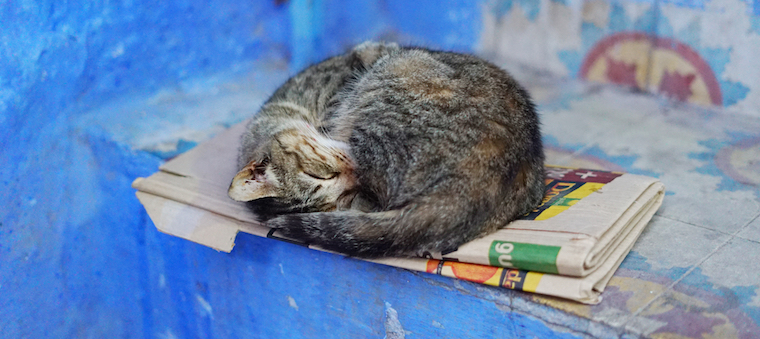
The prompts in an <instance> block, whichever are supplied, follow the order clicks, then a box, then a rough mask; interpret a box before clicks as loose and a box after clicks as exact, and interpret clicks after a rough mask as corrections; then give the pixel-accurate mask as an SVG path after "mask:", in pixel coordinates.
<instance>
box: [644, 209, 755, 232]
mask: <svg viewBox="0 0 760 339" xmlns="http://www.w3.org/2000/svg"><path fill="white" fill-rule="evenodd" d="M654 216H656V217H658V218H663V219H668V220H670V221H675V222H680V223H682V224H686V225H689V226H694V227H697V228H701V229H703V230H707V231H712V232H717V233H720V234H723V235H727V236H731V235H732V234H733V233H728V232H724V231H721V230H716V229H712V228H709V227H707V226H702V225H699V224H695V223H691V222H688V221H684V220H681V219H676V218H673V217H669V216H665V215H659V214H655V215H654ZM752 220H755V219H754V218H753V219H752ZM750 222H752V221H750ZM744 227H746V225H745V226H742V227H740V228H739V230H740V231H741V230H742V229H744Z"/></svg>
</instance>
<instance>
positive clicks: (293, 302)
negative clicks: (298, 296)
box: [288, 296, 298, 311]
mask: <svg viewBox="0 0 760 339" xmlns="http://www.w3.org/2000/svg"><path fill="white" fill-rule="evenodd" d="M288 305H289V306H290V307H291V308H293V309H294V310H296V311H298V304H296V300H295V299H293V297H291V296H288Z"/></svg>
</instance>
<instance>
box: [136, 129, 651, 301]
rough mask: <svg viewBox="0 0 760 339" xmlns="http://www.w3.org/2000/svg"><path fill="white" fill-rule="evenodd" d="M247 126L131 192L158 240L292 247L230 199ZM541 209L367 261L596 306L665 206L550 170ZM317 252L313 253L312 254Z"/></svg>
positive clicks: (615, 186)
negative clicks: (445, 246)
mask: <svg viewBox="0 0 760 339" xmlns="http://www.w3.org/2000/svg"><path fill="white" fill-rule="evenodd" d="M244 127H245V126H244V123H243V124H238V125H236V126H234V127H232V128H230V129H229V130H227V131H225V132H223V133H221V134H220V135H218V136H216V137H215V138H213V139H211V140H209V141H207V142H204V143H202V144H200V145H198V146H197V147H195V148H193V149H192V150H190V151H188V152H186V153H184V154H182V155H180V156H178V157H177V158H175V159H172V160H171V161H168V162H166V163H165V164H164V165H162V166H161V167H160V170H159V171H158V172H156V173H154V174H153V175H151V176H150V177H147V178H138V179H137V180H135V181H134V183H133V184H132V187H134V188H135V189H137V190H138V192H137V197H138V199H139V200H140V202H141V203H142V204H143V205H144V206H145V209H146V210H147V212H148V215H149V216H150V218H151V219H152V220H153V222H154V224H155V225H156V227H157V228H158V230H160V231H161V232H164V233H168V234H170V235H174V236H177V237H180V238H184V239H187V240H190V241H193V242H196V243H199V244H202V245H206V246H209V247H212V248H214V249H216V250H219V251H224V252H230V251H231V250H232V248H233V246H234V245H235V236H236V235H237V233H238V232H239V231H243V232H246V233H251V234H254V235H258V236H262V237H269V238H275V239H280V240H286V241H291V242H292V240H289V239H285V238H282V237H279V236H278V234H277V232H275V231H274V230H272V229H269V228H267V227H265V226H263V225H262V224H260V223H258V222H257V221H256V217H255V215H253V213H252V212H251V211H250V210H249V209H248V208H247V207H246V206H245V204H244V203H240V202H237V201H233V200H232V199H230V198H228V197H227V188H228V186H229V183H230V180H231V178H232V177H233V176H234V175H235V173H237V170H238V169H237V167H236V164H237V161H236V157H237V147H236V145H238V141H239V137H240V135H241V134H242V132H243V129H244ZM546 171H547V179H546V196H545V197H544V200H543V202H542V204H541V205H540V206H539V207H537V208H536V209H535V210H534V211H533V212H531V213H529V214H528V215H526V216H524V217H523V218H521V219H519V220H516V221H513V222H512V223H510V224H509V225H507V226H506V227H505V228H503V229H501V230H499V231H497V232H496V233H493V234H491V235H488V236H486V237H483V238H480V239H476V240H474V241H472V242H469V243H467V244H464V245H462V246H460V247H459V248H458V249H457V250H456V251H453V252H447V253H425V257H424V258H422V257H421V258H382V259H374V260H369V261H372V262H377V263H382V264H386V265H391V266H397V267H402V268H406V269H410V270H415V271H422V272H428V273H434V274H439V275H444V276H448V277H453V278H458V279H464V280H468V281H474V282H478V283H482V284H487V285H492V286H501V287H505V288H510V289H516V290H522V291H527V292H534V293H540V294H546V295H551V296H556V297H561V298H566V299H572V300H576V301H579V302H582V303H589V304H593V303H598V302H599V301H600V300H601V297H600V295H601V292H602V291H603V290H604V288H605V286H606V285H607V283H608V282H609V280H610V278H611V277H612V274H613V273H614V272H615V270H616V269H617V267H618V266H619V265H620V262H621V261H622V260H623V258H624V257H625V256H626V255H627V254H628V252H629V251H630V249H631V247H632V246H633V244H634V242H635V241H636V239H638V237H639V235H640V234H641V232H642V230H643V229H644V227H645V226H646V225H647V223H648V222H649V220H650V219H651V218H652V215H653V214H654V213H655V211H656V210H657V209H658V208H659V206H660V205H661V204H662V198H663V195H664V186H663V185H662V183H660V182H659V181H658V180H657V179H654V178H649V177H644V176H639V175H633V174H624V173H618V172H605V171H597V170H586V169H576V168H564V167H552V166H547V168H546ZM310 247H312V248H315V249H319V248H317V247H314V246H310Z"/></svg>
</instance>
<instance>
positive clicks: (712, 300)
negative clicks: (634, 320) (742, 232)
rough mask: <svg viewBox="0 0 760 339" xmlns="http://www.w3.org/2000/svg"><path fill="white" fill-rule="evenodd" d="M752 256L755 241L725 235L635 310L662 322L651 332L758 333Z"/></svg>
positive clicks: (756, 265) (758, 247)
mask: <svg viewBox="0 0 760 339" xmlns="http://www.w3.org/2000/svg"><path fill="white" fill-rule="evenodd" d="M697 249H699V248H697ZM699 250H703V251H704V252H708V251H709V249H699ZM757 258H760V244H758V243H756V242H751V241H747V240H744V239H739V238H734V239H732V240H731V241H729V242H728V244H726V246H724V247H722V248H721V249H720V250H718V251H717V252H716V253H714V254H713V255H712V256H710V258H709V259H707V260H706V261H705V262H704V263H703V264H701V265H700V266H699V267H697V268H696V269H695V270H694V271H692V272H690V274H689V275H687V276H686V277H684V279H683V280H682V281H680V282H679V283H678V284H676V285H675V286H674V287H673V289H672V290H670V291H668V292H666V293H665V294H664V295H663V296H662V297H660V298H657V299H656V300H654V302H652V303H651V304H650V305H649V306H648V307H647V308H646V309H644V310H643V312H641V313H640V316H641V317H644V318H647V319H651V320H656V321H659V322H662V323H664V324H665V325H663V326H661V327H660V328H658V329H657V330H655V331H653V332H652V334H651V336H652V337H655V338H669V337H675V336H677V335H680V336H683V337H688V338H704V337H714V338H753V337H756V335H757V333H760V297H758V288H759V286H760V285H759V284H760V261H758V260H757Z"/></svg>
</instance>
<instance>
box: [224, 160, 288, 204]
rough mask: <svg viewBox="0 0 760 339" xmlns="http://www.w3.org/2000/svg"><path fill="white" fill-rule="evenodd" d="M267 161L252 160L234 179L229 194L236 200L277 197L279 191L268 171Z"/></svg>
mask: <svg viewBox="0 0 760 339" xmlns="http://www.w3.org/2000/svg"><path fill="white" fill-rule="evenodd" d="M266 165H267V164H265V163H257V162H255V161H251V162H249V163H248V165H246V166H245V167H243V169H241V170H240V172H238V173H237V174H236V175H235V178H233V179H232V183H231V184H230V188H229V190H228V191H227V195H229V196H230V198H232V200H236V201H252V200H256V199H261V198H270V197H276V196H277V191H276V190H275V186H274V184H273V183H272V178H269V177H268V176H267V173H266Z"/></svg>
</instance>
